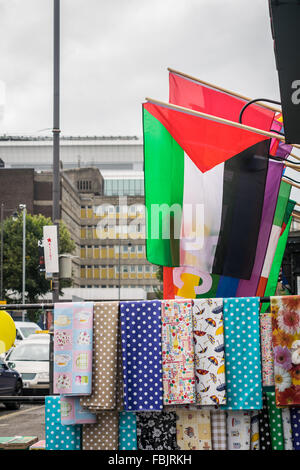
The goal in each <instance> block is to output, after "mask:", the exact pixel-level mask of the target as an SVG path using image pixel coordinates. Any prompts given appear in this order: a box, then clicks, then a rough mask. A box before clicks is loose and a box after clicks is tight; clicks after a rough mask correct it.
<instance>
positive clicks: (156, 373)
mask: <svg viewBox="0 0 300 470" xmlns="http://www.w3.org/2000/svg"><path fill="white" fill-rule="evenodd" d="M120 315H121V335H122V357H123V383H124V410H126V411H148V410H150V411H155V410H162V408H163V387H162V352H161V302H160V301H159V300H153V301H152V300H148V301H146V300H145V301H130V302H121V304H120ZM137 384H138V386H137Z"/></svg>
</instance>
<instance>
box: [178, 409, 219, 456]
mask: <svg viewBox="0 0 300 470" xmlns="http://www.w3.org/2000/svg"><path fill="white" fill-rule="evenodd" d="M176 416H177V421H176V430H177V431H176V432H177V445H178V447H179V449H181V450H211V449H212V442H211V427H210V426H211V424H210V411H209V410H205V409H201V410H197V411H194V410H183V409H178V410H177V412H176Z"/></svg>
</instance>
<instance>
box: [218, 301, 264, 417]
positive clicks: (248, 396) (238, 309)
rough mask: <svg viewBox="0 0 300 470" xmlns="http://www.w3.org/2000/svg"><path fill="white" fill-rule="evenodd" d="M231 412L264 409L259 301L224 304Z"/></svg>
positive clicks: (227, 380) (228, 399)
mask: <svg viewBox="0 0 300 470" xmlns="http://www.w3.org/2000/svg"><path fill="white" fill-rule="evenodd" d="M223 315H224V327H225V332H224V336H225V374H226V387H227V388H226V392H227V403H226V405H221V408H222V409H227V410H260V409H261V408H262V379H261V351H260V328H259V297H248V298H228V299H224V300H223Z"/></svg>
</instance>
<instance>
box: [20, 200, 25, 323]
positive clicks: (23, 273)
mask: <svg viewBox="0 0 300 470" xmlns="http://www.w3.org/2000/svg"><path fill="white" fill-rule="evenodd" d="M19 208H20V209H21V210H22V211H23V254H22V304H23V305H24V304H25V282H26V204H19ZM25 314H26V310H23V311H22V321H25Z"/></svg>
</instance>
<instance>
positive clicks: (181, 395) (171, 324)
mask: <svg viewBox="0 0 300 470" xmlns="http://www.w3.org/2000/svg"><path fill="white" fill-rule="evenodd" d="M162 356H163V388H164V404H165V405H175V404H176V405H180V404H188V403H195V401H196V388H195V361H194V359H195V355H194V344H193V311H192V301H191V300H189V301H186V300H178V301H175V300H163V301H162Z"/></svg>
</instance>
